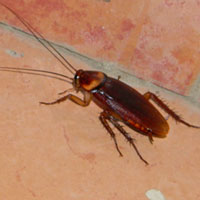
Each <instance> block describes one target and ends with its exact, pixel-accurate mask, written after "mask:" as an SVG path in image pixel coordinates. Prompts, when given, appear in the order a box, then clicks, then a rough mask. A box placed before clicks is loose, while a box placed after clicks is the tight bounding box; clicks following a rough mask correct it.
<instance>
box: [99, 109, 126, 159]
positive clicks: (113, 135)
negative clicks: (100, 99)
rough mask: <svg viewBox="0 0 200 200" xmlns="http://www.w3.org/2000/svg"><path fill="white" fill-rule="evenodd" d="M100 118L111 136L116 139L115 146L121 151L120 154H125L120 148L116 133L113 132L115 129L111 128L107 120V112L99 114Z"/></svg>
mask: <svg viewBox="0 0 200 200" xmlns="http://www.w3.org/2000/svg"><path fill="white" fill-rule="evenodd" d="M99 120H100V121H101V123H102V124H103V126H104V127H105V128H106V130H107V131H108V133H109V134H110V136H111V138H112V139H113V140H114V143H115V147H116V149H117V151H118V153H119V155H120V156H123V155H122V153H121V151H120V150H119V147H118V144H117V140H116V137H115V133H114V132H113V130H112V129H111V128H110V126H109V124H108V122H107V120H108V116H107V115H106V113H105V112H102V113H101V114H100V116H99Z"/></svg>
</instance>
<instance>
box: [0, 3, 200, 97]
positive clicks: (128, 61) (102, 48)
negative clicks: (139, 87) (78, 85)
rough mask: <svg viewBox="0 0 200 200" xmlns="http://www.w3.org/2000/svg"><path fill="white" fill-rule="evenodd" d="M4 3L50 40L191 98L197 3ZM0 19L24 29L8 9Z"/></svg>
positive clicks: (199, 42)
mask: <svg viewBox="0 0 200 200" xmlns="http://www.w3.org/2000/svg"><path fill="white" fill-rule="evenodd" d="M2 2H3V1H2ZM4 2H5V3H6V4H7V5H8V6H10V7H12V8H14V9H15V11H16V12H18V13H19V14H20V15H21V16H22V17H24V18H25V19H27V20H28V21H29V22H30V23H31V24H32V25H33V26H34V27H36V28H37V30H38V31H39V32H41V33H42V34H43V35H44V36H45V37H46V38H48V39H49V40H53V41H55V42H58V43H62V44H67V45H70V46H72V47H73V48H75V49H76V50H77V51H78V52H80V53H81V54H85V55H87V56H90V57H93V58H97V59H101V60H104V61H112V62H115V63H117V64H121V66H123V68H126V69H128V70H129V72H130V73H132V74H134V75H136V76H137V77H139V78H142V79H145V80H150V81H152V82H153V83H155V84H157V85H160V86H162V87H165V88H167V89H170V90H173V91H175V92H177V93H180V94H184V95H191V91H190V89H191V87H197V86H195V85H194V84H195V82H198V76H199V72H200V59H199V51H200V34H199V33H200V12H199V9H200V2H199V1H198V0H196V1H195V0H194V1H184V0H182V1H170V0H152V1H148V0H134V1H133V0H126V1H122V0H115V1H103V0H98V1H91V0H84V1H81V0H68V1H64V0H59V1H54V0H43V1H40V0H36V1H33V0H29V1H26V0H24V1H12V0H7V1H4ZM0 17H1V19H2V18H3V20H4V21H6V22H8V23H11V24H13V25H15V26H19V27H20V28H22V29H24V27H23V25H21V24H20V22H19V21H18V20H17V19H16V18H15V17H14V16H13V15H11V14H10V13H8V11H7V10H5V9H2V8H1V16H0ZM198 92H199V91H198ZM192 95H197V94H192Z"/></svg>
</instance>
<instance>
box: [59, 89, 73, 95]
mask: <svg viewBox="0 0 200 200" xmlns="http://www.w3.org/2000/svg"><path fill="white" fill-rule="evenodd" d="M74 90H75V89H74V88H69V89H67V90H64V91H63V92H59V93H58V95H63V94H65V93H67V92H73V91H74Z"/></svg>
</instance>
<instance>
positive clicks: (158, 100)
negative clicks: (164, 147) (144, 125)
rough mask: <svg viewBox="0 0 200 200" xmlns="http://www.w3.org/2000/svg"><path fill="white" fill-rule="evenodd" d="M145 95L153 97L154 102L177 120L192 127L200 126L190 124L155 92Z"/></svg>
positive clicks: (145, 95)
mask: <svg viewBox="0 0 200 200" xmlns="http://www.w3.org/2000/svg"><path fill="white" fill-rule="evenodd" d="M144 97H145V98H146V99H147V100H150V99H151V100H152V101H153V102H154V103H156V104H157V105H158V106H159V107H160V108H162V109H163V110H164V111H165V112H166V113H168V114H169V115H170V116H171V117H172V118H174V119H175V120H176V121H177V122H180V123H182V124H185V125H186V126H189V127H192V128H200V126H195V125H192V124H189V123H188V122H186V121H184V120H183V119H182V118H181V117H180V116H179V115H177V114H176V113H175V112H174V111H173V110H171V109H170V108H169V107H168V106H167V105H166V104H165V103H164V102H163V101H162V100H160V99H159V98H158V97H157V96H156V95H155V94H153V93H151V92H147V93H145V94H144Z"/></svg>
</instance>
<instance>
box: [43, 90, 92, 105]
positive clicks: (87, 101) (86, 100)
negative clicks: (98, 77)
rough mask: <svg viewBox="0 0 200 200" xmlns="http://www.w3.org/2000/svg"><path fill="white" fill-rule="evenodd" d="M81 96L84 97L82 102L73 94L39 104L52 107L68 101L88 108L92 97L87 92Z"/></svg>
mask: <svg viewBox="0 0 200 200" xmlns="http://www.w3.org/2000/svg"><path fill="white" fill-rule="evenodd" d="M83 95H84V98H83V100H82V99H80V98H79V97H77V96H75V95H73V94H68V95H66V96H63V97H61V98H59V99H57V100H55V101H53V102H40V104H44V105H53V104H57V103H61V102H63V101H66V100H67V99H69V100H71V101H72V102H74V103H76V104H78V105H80V106H83V107H84V106H88V105H89V104H90V102H91V100H92V95H91V94H90V93H89V92H84V93H83Z"/></svg>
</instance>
